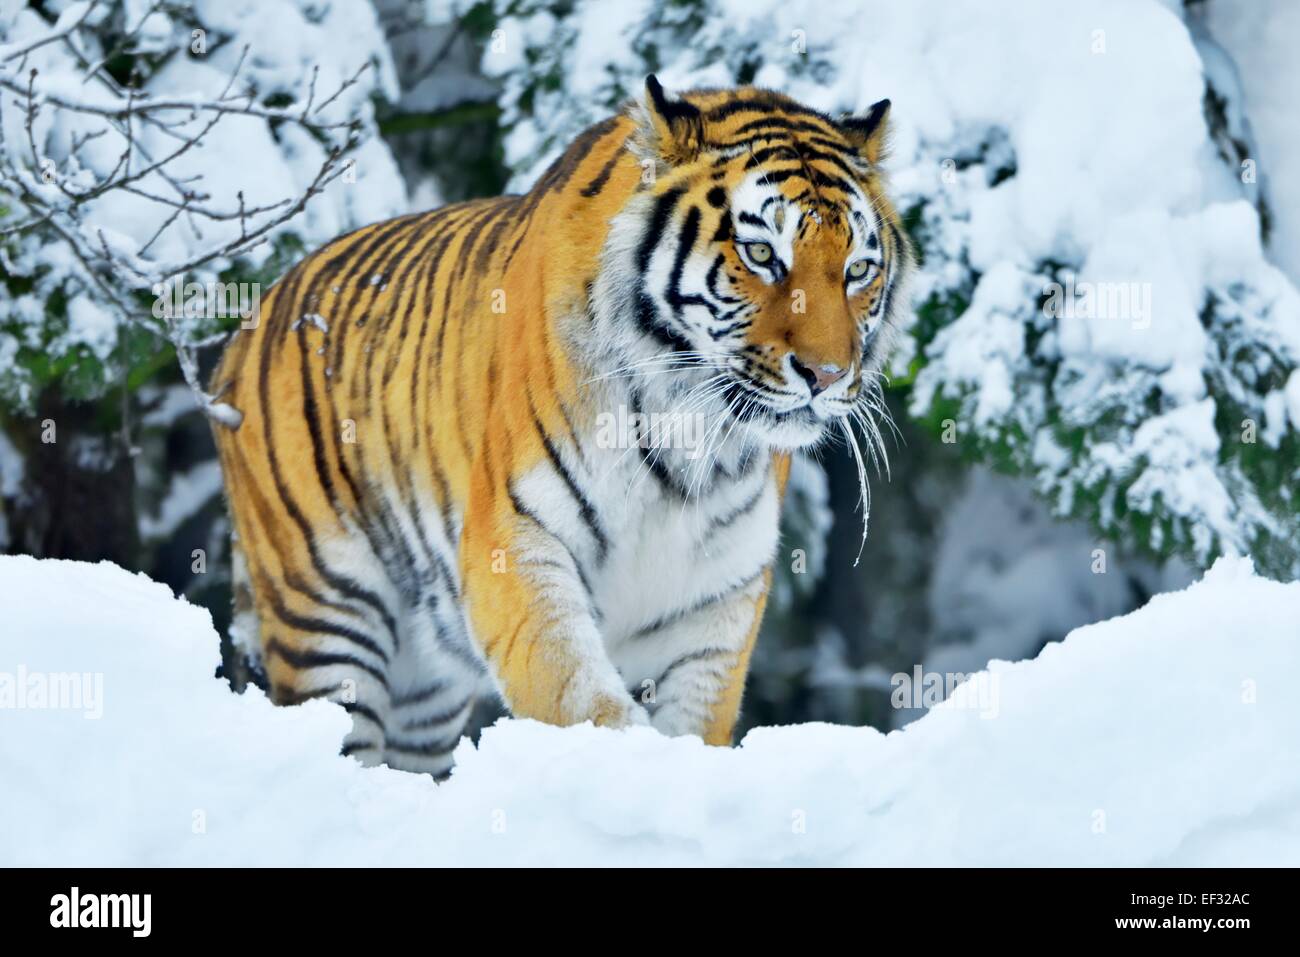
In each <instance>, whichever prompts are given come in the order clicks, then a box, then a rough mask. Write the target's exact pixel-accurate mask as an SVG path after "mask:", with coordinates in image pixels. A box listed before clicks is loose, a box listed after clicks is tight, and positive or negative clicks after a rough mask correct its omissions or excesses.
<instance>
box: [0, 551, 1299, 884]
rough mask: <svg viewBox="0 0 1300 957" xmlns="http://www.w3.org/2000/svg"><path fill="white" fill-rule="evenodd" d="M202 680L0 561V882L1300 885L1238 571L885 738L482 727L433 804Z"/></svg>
mask: <svg viewBox="0 0 1300 957" xmlns="http://www.w3.org/2000/svg"><path fill="white" fill-rule="evenodd" d="M216 663H217V638H216V635H215V634H214V633H213V630H212V625H211V621H210V619H209V617H208V614H207V612H206V611H204V610H202V609H199V608H196V607H193V606H191V605H188V604H186V603H185V602H183V601H180V600H176V599H174V598H173V597H172V596H171V594H170V592H169V591H168V589H167V588H166V587H164V586H162V585H159V584H156V583H154V582H151V581H149V580H148V579H147V578H145V577H143V576H132V575H131V574H129V573H127V572H125V571H123V570H121V569H119V568H117V567H115V566H113V565H108V564H101V565H97V566H92V565H85V564H77V563H69V562H38V561H36V560H34V559H31V558H26V557H0V864H68V865H120V864H136V865H157V864H320V865H347V864H469V863H472V864H508V863H531V864H543V863H562V864H618V865H629V864H689V863H708V864H755V863H776V864H892V865H899V864H1121V865H1128V864H1202V865H1205V864H1215V865H1219V864H1224V865H1226V864H1291V865H1296V864H1300V696H1298V695H1296V694H1295V693H1294V689H1293V688H1292V686H1291V685H1292V682H1293V680H1294V675H1295V674H1296V673H1297V671H1300V583H1295V584H1290V585H1281V584H1277V583H1274V582H1270V581H1266V580H1264V579H1261V578H1258V577H1256V576H1255V575H1254V574H1253V573H1252V570H1251V567H1250V564H1249V562H1247V561H1244V560H1228V559H1225V560H1221V561H1220V562H1219V563H1218V564H1217V565H1216V566H1215V567H1214V569H1212V570H1211V571H1210V572H1209V573H1208V574H1207V575H1206V576H1205V579H1204V580H1203V581H1201V582H1200V583H1198V584H1196V585H1194V586H1192V587H1191V588H1189V589H1188V590H1186V591H1184V592H1180V593H1176V594H1170V595H1162V596H1158V597H1157V598H1155V599H1154V600H1153V601H1152V602H1151V603H1150V604H1149V605H1148V606H1147V607H1145V608H1143V609H1141V610H1140V611H1137V612H1135V613H1133V614H1130V615H1127V616H1125V617H1123V618H1119V619H1114V620H1112V621H1108V622H1103V623H1101V624H1098V625H1091V626H1088V627H1085V628H1079V629H1077V630H1075V631H1074V632H1072V633H1071V634H1070V635H1069V637H1068V638H1067V639H1066V640H1065V641H1064V642H1062V643H1058V644H1053V645H1050V646H1048V647H1047V649H1046V650H1045V651H1043V653H1042V654H1040V655H1039V656H1038V658H1037V659H1035V660H1033V661H1023V662H1019V663H1016V664H1008V663H1005V662H994V663H993V664H992V665H991V666H990V669H989V671H988V672H987V673H984V674H982V675H979V676H976V677H975V678H972V679H971V681H970V682H968V683H967V684H966V685H963V686H961V687H960V688H958V690H957V692H956V694H955V695H954V696H953V697H952V699H950V700H949V701H948V702H946V703H945V704H943V705H941V706H939V707H937V708H935V709H934V710H933V711H931V712H930V713H929V714H927V715H926V716H925V717H923V718H921V719H920V720H918V721H916V722H915V723H913V724H911V725H909V726H908V727H907V728H905V729H904V730H902V731H896V732H893V733H891V734H889V735H882V734H880V733H878V732H876V731H874V730H871V729H865V728H848V727H837V726H831V725H812V724H810V725H801V726H794V727H786V728H763V729H760V730H757V731H754V732H752V733H751V734H749V735H748V736H747V737H746V738H745V740H744V742H743V743H742V744H741V746H740V747H737V748H734V749H717V748H706V747H704V746H703V745H702V744H701V743H700V742H699V741H698V740H695V739H680V738H679V739H668V738H664V737H661V736H659V735H658V734H657V733H656V732H654V731H651V730H648V729H636V730H633V731H629V732H613V731H605V730H600V729H595V728H592V727H589V726H587V727H578V728H569V729H559V728H552V727H547V726H544V725H540V724H536V723H533V722H525V721H505V722H502V723H501V724H499V725H497V726H496V727H494V728H491V729H489V730H488V731H486V732H485V733H484V735H483V739H482V741H481V743H480V746H479V747H478V748H475V747H474V746H472V745H471V744H469V743H468V742H463V743H462V745H461V747H460V749H459V751H458V752H457V758H458V761H459V766H458V768H457V769H456V772H455V774H454V776H453V777H452V779H451V780H450V781H449V782H448V783H446V784H444V785H442V786H437V785H434V784H433V783H432V782H431V781H429V780H427V779H425V778H423V777H419V776H414V775H407V774H403V773H401V772H397V771H391V770H388V769H377V770H367V769H363V768H361V767H360V766H358V765H357V764H355V763H354V762H353V761H352V760H351V759H348V758H342V757H339V756H338V755H337V750H338V746H339V741H340V740H341V738H342V736H343V734H344V732H345V731H346V729H347V726H348V720H347V718H346V716H345V715H344V713H343V712H342V711H341V710H339V709H337V708H336V707H335V706H333V705H330V704H327V703H324V702H311V703H309V704H308V705H305V706H303V707H299V708H290V709H276V708H272V707H271V706H270V704H268V703H267V701H266V700H265V698H263V697H262V695H261V694H260V693H257V692H250V693H248V694H246V695H243V696H242V697H241V696H236V695H234V694H231V693H230V691H229V690H228V688H227V686H226V685H225V684H224V682H222V681H219V680H217V679H215V678H214V677H213V671H214V668H215V666H216ZM56 703H61V704H62V705H63V707H60V708H52V707H50V705H52V704H56Z"/></svg>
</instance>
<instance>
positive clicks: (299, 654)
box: [266, 638, 388, 690]
mask: <svg viewBox="0 0 1300 957" xmlns="http://www.w3.org/2000/svg"><path fill="white" fill-rule="evenodd" d="M272 655H275V656H276V657H278V658H280V659H281V660H282V661H284V662H285V663H286V664H289V665H292V666H293V667H294V668H298V669H299V670H304V669H308V668H329V667H331V666H334V665H348V666H350V667H353V668H358V669H360V670H361V671H364V672H366V673H367V674H369V675H370V676H371V677H373V678H374V679H375V680H376V681H378V682H379V684H380V686H381V687H383V688H384V690H388V676H387V675H385V674H384V673H383V672H382V671H380V670H379V669H378V668H376V667H375V666H374V665H372V664H370V663H369V662H368V661H363V660H362V659H360V658H358V657H356V656H355V655H348V654H343V653H341V652H332V651H299V650H297V649H294V648H290V647H289V646H288V645H285V644H283V643H281V641H280V640H279V639H278V638H272V639H271V640H270V641H268V642H267V643H266V656H267V657H268V658H269V657H271V656H272Z"/></svg>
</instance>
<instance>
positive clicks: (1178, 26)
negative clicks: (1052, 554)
mask: <svg viewBox="0 0 1300 957" xmlns="http://www.w3.org/2000/svg"><path fill="white" fill-rule="evenodd" d="M996 6H997V7H998V12H999V14H1000V16H998V17H990V16H987V11H986V10H985V8H984V5H982V4H965V5H964V4H952V3H945V2H927V0H920V2H909V3H896V2H880V0H859V2H846V3H837V4H825V3H819V2H814V0H751V2H746V3H732V2H726V0H678V2H673V3H664V4H649V3H618V4H609V3H600V2H591V0H573V2H568V0H566V2H547V0H498V2H497V3H496V5H495V12H496V14H497V18H498V20H497V25H496V28H495V30H494V31H493V32H492V34H491V38H490V40H489V42H488V43H487V44H486V45H485V48H484V53H483V60H482V63H483V68H484V70H485V71H486V72H487V73H488V74H490V75H492V76H495V77H497V78H498V79H499V81H500V82H501V84H502V92H501V94H500V105H501V107H502V118H503V123H504V124H505V125H506V127H507V129H508V133H507V135H506V137H505V150H506V161H507V163H508V165H510V166H511V168H512V169H513V170H514V172H515V178H514V182H513V185H514V186H515V187H516V188H522V187H525V186H527V185H528V184H529V183H531V181H532V180H533V179H534V178H535V177H536V176H537V175H538V174H539V173H540V171H541V170H542V169H544V168H545V165H546V164H547V163H549V162H550V160H551V159H552V158H553V157H554V156H555V155H556V154H557V153H558V152H559V151H560V150H561V149H562V148H563V146H564V145H565V144H566V143H567V142H568V141H569V140H570V139H571V138H572V137H573V136H574V135H575V134H576V133H577V132H578V131H579V130H580V129H582V128H583V127H584V126H585V125H587V124H589V123H591V122H593V121H594V120H597V119H599V118H600V117H601V116H603V115H607V114H608V113H609V112H611V111H613V110H616V109H618V108H619V107H620V105H621V104H622V103H624V102H625V101H626V100H627V99H628V98H629V97H631V96H634V95H638V94H639V91H640V90H641V87H642V83H643V78H644V76H645V74H646V73H647V72H650V71H653V72H655V73H657V74H658V76H659V78H660V79H661V80H662V81H663V82H664V84H665V85H666V86H668V87H669V88H675V89H688V88H691V87H696V86H722V85H730V84H736V83H757V84H759V85H765V86H771V87H775V88H779V89H782V90H785V91H787V92H789V93H791V94H793V95H794V96H796V97H798V98H800V99H802V100H804V101H806V102H808V103H810V104H812V105H814V106H817V107H820V108H822V109H825V110H826V111H828V112H830V113H840V112H851V111H855V110H860V109H862V108H863V107H865V106H866V105H868V104H870V103H872V102H874V101H875V100H878V99H880V98H881V97H886V96H887V97H890V98H891V99H892V100H893V103H894V110H893V113H892V119H893V122H894V124H895V127H894V129H895V136H894V149H893V154H892V159H891V161H890V164H889V165H890V168H891V169H892V171H893V183H894V189H895V191H896V193H897V194H898V195H899V196H900V197H901V199H902V201H903V205H904V207H905V208H906V209H907V210H908V217H907V221H908V224H909V228H910V229H911V231H912V232H913V234H914V236H915V238H916V239H917V241H918V245H919V248H920V250H921V254H922V257H923V264H922V268H921V271H920V277H919V282H918V283H917V285H916V290H915V307H916V309H915V317H914V318H913V319H912V320H911V321H910V326H909V330H908V331H909V332H910V333H911V335H910V337H909V338H908V342H907V344H906V345H905V347H904V348H903V350H902V351H901V353H900V355H899V356H898V358H897V361H896V363H895V365H894V369H893V371H894V380H893V385H894V387H895V388H896V389H898V390H902V391H903V392H904V393H905V395H906V399H907V403H908V406H909V408H910V411H911V413H912V414H913V415H914V416H915V417H916V418H917V419H918V420H919V421H921V422H922V423H924V424H925V425H926V426H927V427H928V429H929V430H930V431H931V432H932V434H933V435H934V436H935V437H937V438H939V439H940V440H941V441H945V442H951V443H954V444H955V445H956V446H957V447H958V448H959V449H960V450H961V451H962V452H963V453H964V454H965V455H966V456H968V457H969V458H971V459H975V460H981V461H984V462H987V463H990V464H992V465H994V466H995V467H997V468H1000V469H1002V470H1006V471H1011V472H1015V473H1019V474H1023V475H1026V476H1029V477H1031V478H1032V480H1033V482H1034V483H1035V485H1036V486H1037V487H1038V489H1039V490H1040V491H1041V492H1042V493H1043V494H1044V495H1045V496H1047V497H1048V500H1049V501H1050V502H1051V505H1052V508H1053V509H1054V510H1055V511H1056V513H1057V514H1059V515H1061V516H1063V517H1064V516H1071V517H1077V518H1084V519H1086V520H1088V522H1090V523H1091V524H1092V526H1093V527H1094V528H1095V529H1096V530H1097V531H1098V532H1099V533H1100V534H1101V535H1103V536H1105V537H1106V538H1108V539H1111V540H1114V541H1117V542H1119V543H1121V544H1124V545H1129V546H1135V547H1138V548H1140V549H1142V550H1144V551H1146V552H1148V553H1149V554H1153V555H1155V556H1157V557H1161V558H1164V557H1169V556H1172V555H1180V556H1183V557H1185V558H1187V559H1189V560H1191V561H1193V562H1195V563H1197V564H1200V565H1206V564H1208V563H1209V562H1210V561H1211V560H1212V558H1213V557H1214V556H1215V555H1217V554H1219V553H1223V552H1237V553H1249V554H1251V555H1252V556H1254V557H1255V559H1256V560H1257V562H1258V563H1259V564H1260V566H1261V567H1262V568H1263V569H1265V570H1267V571H1268V572H1270V573H1272V574H1275V575H1282V576H1288V577H1295V576H1297V575H1300V518H1298V517H1297V513H1298V511H1300V509H1298V505H1300V503H1297V501H1296V499H1295V493H1294V489H1295V487H1296V485H1297V479H1300V372H1297V366H1300V294H1297V291H1296V288H1295V287H1294V285H1293V284H1292V283H1291V281H1289V280H1288V279H1287V277H1286V276H1284V275H1283V274H1282V273H1281V272H1280V271H1279V270H1278V269H1277V268H1275V267H1274V266H1273V265H1272V264H1270V262H1269V260H1268V258H1267V249H1266V247H1265V243H1264V233H1265V230H1264V228H1263V226H1262V223H1261V214H1263V216H1264V218H1265V220H1266V219H1267V217H1268V216H1269V215H1270V214H1271V213H1272V212H1275V211H1271V210H1270V209H1269V207H1268V205H1267V199H1268V198H1267V196H1266V195H1264V194H1263V193H1262V192H1261V190H1260V188H1259V184H1260V183H1261V182H1264V178H1263V175H1262V174H1264V173H1267V172H1268V171H1267V170H1261V169H1260V168H1259V162H1258V159H1257V158H1256V157H1255V156H1253V155H1252V151H1251V141H1250V137H1249V129H1248V125H1247V124H1246V123H1245V120H1244V118H1243V116H1242V110H1241V101H1240V96H1239V93H1238V91H1237V89H1236V84H1235V79H1234V76H1233V73H1232V67H1231V62H1230V61H1228V60H1227V58H1226V57H1224V56H1223V55H1222V53H1221V51H1219V50H1217V48H1215V47H1214V46H1213V45H1212V44H1211V43H1210V42H1209V41H1208V39H1207V38H1206V37H1205V36H1204V35H1203V34H1202V32H1200V31H1198V30H1197V28H1196V24H1195V23H1191V24H1190V25H1189V21H1188V19H1186V18H1185V13H1184V10H1183V8H1182V6H1181V5H1180V4H1178V3H1176V2H1172V0H1170V2H1165V3H1161V2H1157V0H1145V2H1138V0H1135V2H1098V3H1087V4H1081V3H1064V2H1062V3H1042V2H1037V0H1004V2H1001V3H999V4H997V5H996ZM480 7H481V5H475V7H474V9H476V10H478V9H480ZM443 9H444V13H445V14H446V15H448V16H454V15H456V14H458V13H459V14H463V13H464V12H466V10H468V9H469V7H468V6H466V5H459V6H458V5H456V4H451V5H449V6H444V8H443ZM1274 172H1276V171H1274ZM1288 212H1289V213H1292V214H1293V213H1294V211H1288Z"/></svg>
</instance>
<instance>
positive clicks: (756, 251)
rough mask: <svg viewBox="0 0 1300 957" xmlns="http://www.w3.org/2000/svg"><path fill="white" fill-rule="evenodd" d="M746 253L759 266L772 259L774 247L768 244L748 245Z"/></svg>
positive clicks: (746, 245)
mask: <svg viewBox="0 0 1300 957" xmlns="http://www.w3.org/2000/svg"><path fill="white" fill-rule="evenodd" d="M745 252H747V253H749V258H750V259H752V260H753V261H754V262H756V263H758V264H759V265H763V264H765V263H767V262H769V261H770V260H771V259H772V247H771V246H769V245H768V244H767V243H746V244H745Z"/></svg>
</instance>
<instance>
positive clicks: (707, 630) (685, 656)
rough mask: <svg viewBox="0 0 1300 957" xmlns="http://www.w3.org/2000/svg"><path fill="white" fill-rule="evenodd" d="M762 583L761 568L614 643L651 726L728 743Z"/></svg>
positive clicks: (765, 579) (759, 612) (759, 614)
mask: <svg viewBox="0 0 1300 957" xmlns="http://www.w3.org/2000/svg"><path fill="white" fill-rule="evenodd" d="M769 582H770V572H767V571H765V572H763V573H762V574H761V575H759V576H758V577H757V578H755V579H754V580H752V581H750V582H746V583H742V584H741V585H739V586H737V587H735V588H733V589H732V590H731V591H729V592H727V593H725V594H722V595H719V596H717V597H716V598H715V599H714V600H713V601H710V602H706V603H704V604H702V605H701V606H700V607H698V608H696V609H695V610H693V611H691V612H690V613H688V614H686V615H683V616H682V617H680V618H676V619H673V620H671V621H669V622H666V623H664V624H662V625H660V626H658V627H656V628H655V629H654V630H653V631H650V632H641V633H639V634H636V635H633V636H632V637H631V638H629V639H627V640H626V641H625V642H623V643H621V644H620V645H619V647H618V648H617V649H616V652H615V655H616V660H617V661H618V664H619V666H620V668H621V669H622V671H623V673H624V674H625V675H627V676H628V680H629V683H630V684H631V685H632V688H633V692H634V693H635V694H636V695H637V698H638V700H639V701H641V702H643V703H644V704H645V705H646V706H647V707H648V708H649V710H650V714H651V723H652V724H653V725H654V727H655V728H657V729H658V730H659V731H662V732H663V733H664V734H668V735H681V734H694V735H698V736H699V737H701V738H703V739H704V740H705V742H706V743H708V744H717V745H727V744H730V743H731V739H732V733H733V731H734V730H735V726H736V721H737V720H738V718H739V715H740V700H741V696H742V694H743V692H744V689H745V676H746V673H747V672H748V670H749V658H750V653H751V652H752V651H753V648H754V642H755V640H756V639H757V637H758V628H759V625H760V623H761V622H762V618H763V608H764V605H765V604H766V601H767V591H768V585H769Z"/></svg>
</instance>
